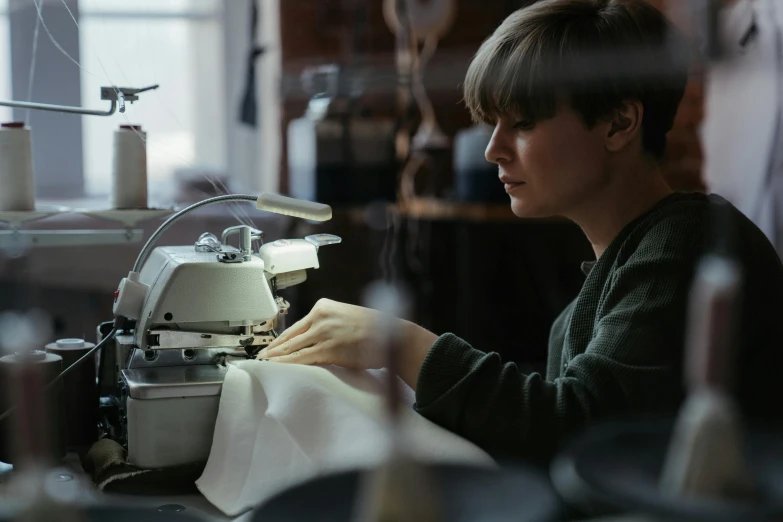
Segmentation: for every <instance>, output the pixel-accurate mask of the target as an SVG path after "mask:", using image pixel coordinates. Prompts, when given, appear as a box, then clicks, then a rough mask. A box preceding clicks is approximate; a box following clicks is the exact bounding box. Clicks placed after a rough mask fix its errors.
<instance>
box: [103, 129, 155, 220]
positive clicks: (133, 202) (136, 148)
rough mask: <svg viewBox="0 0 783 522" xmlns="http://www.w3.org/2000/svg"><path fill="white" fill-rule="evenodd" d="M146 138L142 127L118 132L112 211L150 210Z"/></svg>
mask: <svg viewBox="0 0 783 522" xmlns="http://www.w3.org/2000/svg"><path fill="white" fill-rule="evenodd" d="M146 139H147V134H146V133H145V132H143V131H142V130H141V126H140V125H120V128H119V129H118V130H116V131H114V162H113V168H112V190H111V205H112V208H115V209H140V208H147V143H146Z"/></svg>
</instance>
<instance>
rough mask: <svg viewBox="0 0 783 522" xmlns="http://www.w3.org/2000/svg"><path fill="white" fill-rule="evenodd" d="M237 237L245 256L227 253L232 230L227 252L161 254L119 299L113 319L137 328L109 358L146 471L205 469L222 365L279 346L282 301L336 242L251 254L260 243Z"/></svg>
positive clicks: (218, 246) (206, 248) (124, 433)
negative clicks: (201, 465)
mask: <svg viewBox="0 0 783 522" xmlns="http://www.w3.org/2000/svg"><path fill="white" fill-rule="evenodd" d="M232 228H234V229H238V231H239V232H240V238H242V237H244V240H242V239H240V248H234V247H230V246H228V245H226V244H224V242H225V240H226V236H227V235H229V234H228V232H229V231H230V230H231V229H229V230H227V231H226V232H224V234H223V242H218V241H217V238H216V237H215V236H212V235H207V234H204V235H202V237H201V238H199V241H198V242H197V243H196V244H195V245H194V246H165V247H158V248H156V249H155V250H153V251H152V253H151V255H150V257H149V259H148V260H147V261H146V263H144V265H143V267H142V268H141V270H140V272H139V274H138V276H137V277H135V280H134V281H132V282H130V283H127V285H128V287H127V288H126V289H125V290H123V285H121V286H120V290H119V291H118V299H117V302H116V303H115V312H116V310H117V309H120V310H122V311H123V314H128V317H132V318H136V323H135V327H134V328H133V330H132V331H125V332H123V334H120V335H117V337H116V342H115V348H114V349H115V353H114V354H113V359H114V360H115V361H117V366H116V370H117V371H116V375H115V378H116V382H118V389H117V397H118V399H119V405H120V406H119V407H120V426H119V427H118V435H119V436H118V438H119V439H120V440H122V441H125V442H127V448H128V460H129V462H130V463H131V464H133V465H135V466H138V467H140V468H163V467H169V466H177V465H182V464H189V463H194V462H199V461H206V459H207V457H208V456H209V451H210V447H211V443H212V434H213V431H214V426H215V420H216V418H217V411H218V404H219V401H220V391H221V387H222V382H223V376H224V372H225V366H224V363H225V361H226V359H227V358H240V359H245V358H250V357H254V356H255V354H256V353H257V352H258V350H260V349H261V348H263V347H264V346H266V345H268V344H269V343H270V342H271V341H272V340H273V339H274V338H275V337H276V336H277V332H278V331H279V330H281V329H282V328H283V327H284V324H283V323H284V318H285V314H286V313H287V310H288V306H289V305H288V303H287V302H286V301H285V300H283V299H282V298H281V297H279V296H278V295H277V291H278V290H280V289H283V288H286V287H290V286H293V285H295V284H299V283H301V282H303V281H305V280H306V278H307V275H306V270H308V269H311V268H318V267H319V263H318V255H317V253H318V248H319V247H320V246H323V245H328V244H334V243H339V242H340V238H338V237H336V236H331V235H328V234H317V235H314V236H308V237H307V238H305V239H287V240H278V241H274V242H271V243H267V244H264V245H262V246H261V247H260V248H259V249H258V251H257V252H253V250H252V248H251V237H252V239H260V233H259V232H258V231H253V230H252V229H250V228H249V227H244V226H242V227H232ZM252 232H255V233H258V234H259V235H255V236H252V235H251V233H252ZM123 284H125V282H123Z"/></svg>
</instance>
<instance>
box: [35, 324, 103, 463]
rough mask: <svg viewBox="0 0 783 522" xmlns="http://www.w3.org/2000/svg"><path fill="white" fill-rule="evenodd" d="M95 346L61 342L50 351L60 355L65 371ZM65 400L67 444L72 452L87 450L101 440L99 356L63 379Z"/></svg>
mask: <svg viewBox="0 0 783 522" xmlns="http://www.w3.org/2000/svg"><path fill="white" fill-rule="evenodd" d="M94 347H95V345H94V344H92V343H88V342H85V341H84V339H59V340H57V341H56V342H53V343H50V344H47V345H46V351H47V352H48V353H51V354H55V355H59V356H60V357H62V360H63V368H68V367H69V366H71V365H72V364H73V363H75V362H76V361H78V360H79V359H81V358H82V357H83V356H84V355H86V354H87V352H89V351H90V350H91V349H92V348H94ZM63 395H64V397H63V400H64V401H65V445H66V447H67V448H68V449H76V448H81V447H86V446H89V445H90V444H92V443H93V442H95V441H96V440H97V439H98V433H97V427H96V426H97V421H98V419H97V409H98V389H97V385H96V382H95V356H94V355H93V357H92V360H91V361H85V362H83V363H81V364H80V365H79V366H78V367H76V368H74V370H73V371H71V372H70V373H69V374H68V375H66V376H65V377H64V378H63Z"/></svg>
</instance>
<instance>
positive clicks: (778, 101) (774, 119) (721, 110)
mask: <svg viewBox="0 0 783 522" xmlns="http://www.w3.org/2000/svg"><path fill="white" fill-rule="evenodd" d="M721 26H722V30H723V35H724V41H725V42H726V44H727V45H728V46H729V52H730V53H732V54H734V55H735V56H734V57H733V58H731V59H729V60H726V61H722V62H720V63H717V64H713V65H712V66H711V67H710V69H709V72H708V75H707V81H706V85H705V87H706V90H705V120H704V122H703V125H702V144H703V145H702V146H703V152H704V177H705V181H706V184H707V186H708V189H709V190H710V191H711V192H716V193H718V194H720V195H722V196H723V197H725V198H726V199H727V200H729V201H730V202H732V203H733V204H734V205H735V206H736V207H737V208H738V209H739V210H740V211H742V212H743V213H744V214H745V215H746V216H748V217H749V218H750V219H752V220H753V221H754V222H755V223H756V225H757V226H758V227H759V228H761V230H763V231H764V233H765V234H766V235H767V237H768V238H769V239H770V241H771V242H772V243H773V244H774V245H775V247H776V248H777V250H778V253H782V252H783V190H782V189H783V49H782V48H781V41H782V40H781V29H783V3H781V2H779V1H778V0H738V1H737V2H735V3H734V4H733V5H731V7H728V8H726V9H725V12H724V13H723V16H722V20H721Z"/></svg>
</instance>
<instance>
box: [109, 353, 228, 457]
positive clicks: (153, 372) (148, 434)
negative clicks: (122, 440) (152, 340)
mask: <svg viewBox="0 0 783 522" xmlns="http://www.w3.org/2000/svg"><path fill="white" fill-rule="evenodd" d="M224 375H225V369H224V368H221V367H218V366H217V365H213V366H204V365H196V366H171V367H159V368H143V369H126V370H122V386H123V404H124V411H125V422H126V430H127V437H128V439H127V442H128V460H129V462H130V463H131V464H132V465H134V466H138V467H140V468H145V469H146V468H165V467H170V466H178V465H182V464H188V463H191V462H206V461H207V458H208V457H209V451H210V448H211V447H212V433H213V432H214V430H215V421H216V419H217V414H218V405H219V403H220V390H221V388H222V386H223V377H224Z"/></svg>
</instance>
